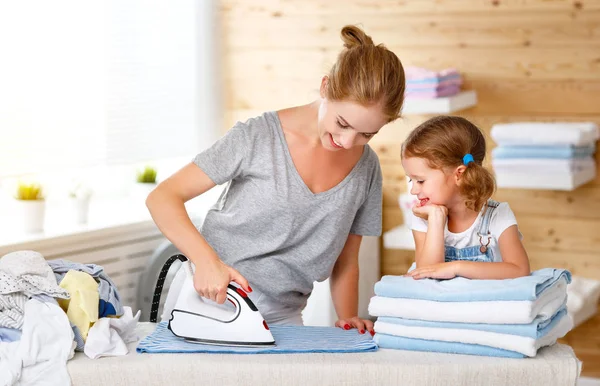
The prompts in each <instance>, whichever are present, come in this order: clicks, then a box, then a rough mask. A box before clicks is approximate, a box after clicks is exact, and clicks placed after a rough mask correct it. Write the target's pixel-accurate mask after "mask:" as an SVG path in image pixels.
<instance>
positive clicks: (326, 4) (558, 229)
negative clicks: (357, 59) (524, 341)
mask: <svg viewBox="0 0 600 386" xmlns="http://www.w3.org/2000/svg"><path fill="white" fill-rule="evenodd" d="M221 10H222V21H223V23H222V25H223V40H222V42H223V47H224V48H223V51H224V54H225V55H224V60H223V63H224V71H223V74H224V78H225V93H226V96H227V98H226V102H225V105H226V107H227V112H226V117H225V122H226V127H227V126H231V125H232V124H233V123H234V122H235V121H236V120H240V118H242V117H243V119H241V120H244V119H246V118H248V117H250V116H255V115H258V114H260V113H261V112H262V111H265V110H276V109H279V108H285V107H289V106H291V105H298V104H304V103H308V102H310V101H311V100H312V99H313V98H316V97H318V88H319V85H320V80H321V77H322V76H323V75H324V74H326V73H327V71H328V70H329V68H330V66H331V65H332V64H333V62H334V61H335V59H336V56H337V54H338V53H339V51H340V50H341V48H342V42H341V39H340V36H339V30H340V28H341V27H342V26H343V25H344V24H359V25H361V26H363V27H364V28H365V29H366V31H367V33H369V34H370V35H371V36H372V37H373V39H374V41H375V42H376V43H384V44H385V45H386V46H387V47H389V48H390V49H392V50H393V51H394V52H396V53H397V54H398V56H399V57H400V59H401V60H402V62H403V64H404V65H405V66H408V65H415V66H423V67H428V68H431V69H442V68H447V67H456V68H458V69H459V70H460V71H461V72H462V73H463V76H464V80H465V84H464V86H463V88H465V89H475V90H476V91H477V94H478V104H477V106H476V107H474V108H471V109H469V110H466V111H461V112H459V113H457V114H460V115H462V116H465V117H467V118H468V119H470V120H472V121H473V122H474V123H475V124H477V125H478V126H479V127H480V128H481V129H482V130H483V131H484V134H485V135H486V136H487V138H488V140H489V141H488V146H489V150H490V151H491V149H492V148H493V146H494V142H493V141H492V140H491V138H490V135H489V133H490V128H491V127H492V125H493V124H495V123H502V122H518V121H539V122H545V121H587V120H589V121H593V122H596V123H600V104H599V102H598V100H599V99H600V1H597V0H591V1H584V0H470V1H454V0H422V1H364V0H349V1H346V0H331V1H321V0H304V1H297V0H257V1H253V2H245V1H242V0H224V1H222V2H221ZM427 118H428V117H427V116H406V117H403V118H402V119H400V120H398V121H396V122H394V123H392V124H390V125H388V126H386V127H385V128H384V129H383V130H382V131H381V132H380V133H379V134H378V135H377V136H376V137H375V138H374V139H373V140H372V141H371V144H372V146H373V148H374V149H375V150H376V152H377V154H378V156H379V159H380V162H381V166H382V173H383V177H384V193H383V205H384V212H383V228H384V230H389V229H391V228H392V227H394V226H397V225H399V224H401V223H402V222H403V219H402V214H401V211H400V209H399V207H398V195H399V194H400V193H401V192H403V191H405V189H406V183H405V176H404V170H403V169H402V166H401V163H400V148H401V144H402V141H403V140H404V139H405V138H406V135H407V134H408V133H409V132H410V130H412V129H413V128H414V127H416V126H417V125H418V124H419V123H421V122H422V121H424V120H425V119H427ZM597 160H600V155H598V156H597ZM489 163H490V161H489V159H488V160H487V161H486V165H489ZM495 198H496V199H498V200H500V201H508V202H509V203H510V205H511V208H512V209H513V211H514V212H515V215H516V217H517V220H518V222H519V227H520V229H521V230H522V232H523V234H524V235H525V239H524V243H525V246H526V249H527V252H528V254H529V256H530V260H531V264H532V267H533V268H534V269H537V268H541V267H557V268H567V269H569V270H571V272H572V273H573V274H575V275H581V276H585V277H590V278H595V279H600V231H595V229H596V227H597V226H598V225H600V176H599V177H598V178H596V180H595V181H594V182H591V183H589V184H586V185H585V186H583V187H581V188H579V189H576V190H575V191H572V192H555V191H536V190H518V189H499V190H498V191H497V193H496V195H495ZM412 261H414V252H413V251H400V250H387V249H383V251H382V262H381V269H382V272H383V273H384V274H403V273H405V272H406V270H407V269H408V267H409V266H410V264H411V263H412ZM566 341H567V343H569V344H571V345H572V346H573V347H574V349H575V351H576V353H577V355H578V356H579V358H580V359H582V360H583V361H584V363H583V374H584V375H589V376H591V375H600V342H599V341H600V318H596V319H594V320H592V321H590V322H589V324H586V325H583V326H581V327H580V328H578V329H576V330H575V331H572V332H571V333H570V334H569V335H568V336H567V338H566Z"/></svg>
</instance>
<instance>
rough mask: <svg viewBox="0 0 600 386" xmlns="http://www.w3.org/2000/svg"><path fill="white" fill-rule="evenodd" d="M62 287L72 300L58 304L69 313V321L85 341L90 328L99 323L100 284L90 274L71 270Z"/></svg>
mask: <svg viewBox="0 0 600 386" xmlns="http://www.w3.org/2000/svg"><path fill="white" fill-rule="evenodd" d="M60 286H61V287H62V288H64V289H66V290H67V291H69V294H71V299H58V304H59V305H60V307H61V308H62V309H63V310H64V311H65V312H66V313H67V317H68V318H69V321H70V322H71V323H73V324H74V325H76V326H77V328H79V332H80V333H81V337H82V338H83V340H84V341H85V340H86V338H87V335H88V331H89V330H90V327H91V326H92V324H94V323H95V322H96V321H98V304H99V303H100V294H99V293H98V283H97V282H96V280H94V278H93V277H92V276H91V275H90V274H88V273H85V272H80V271H75V270H72V269H71V270H69V272H67V274H66V275H65V277H63V279H62V281H61V282H60Z"/></svg>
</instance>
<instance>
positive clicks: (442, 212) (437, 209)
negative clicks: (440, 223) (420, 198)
mask: <svg viewBox="0 0 600 386" xmlns="http://www.w3.org/2000/svg"><path fill="white" fill-rule="evenodd" d="M412 211H413V213H414V214H415V216H417V217H420V218H422V219H424V220H429V219H430V218H432V217H440V218H443V219H446V218H447V217H448V208H446V207H445V206H443V205H435V204H427V205H424V206H421V203H420V202H417V203H416V204H415V206H413V208H412Z"/></svg>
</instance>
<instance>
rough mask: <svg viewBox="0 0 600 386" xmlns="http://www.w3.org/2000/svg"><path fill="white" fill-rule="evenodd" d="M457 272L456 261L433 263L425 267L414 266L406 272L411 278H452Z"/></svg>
mask: <svg viewBox="0 0 600 386" xmlns="http://www.w3.org/2000/svg"><path fill="white" fill-rule="evenodd" d="M457 274H458V261H451V262H448V263H439V264H433V265H429V266H426V267H421V268H416V269H413V270H412V271H410V272H409V273H407V274H406V276H412V278H413V279H426V278H430V279H452V278H454V277H456V276H457Z"/></svg>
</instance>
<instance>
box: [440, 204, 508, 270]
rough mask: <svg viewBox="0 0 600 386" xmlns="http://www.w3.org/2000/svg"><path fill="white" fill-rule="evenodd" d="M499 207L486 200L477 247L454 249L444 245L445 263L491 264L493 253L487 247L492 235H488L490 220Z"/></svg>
mask: <svg viewBox="0 0 600 386" xmlns="http://www.w3.org/2000/svg"><path fill="white" fill-rule="evenodd" d="M498 205H500V203H499V202H496V201H494V200H488V202H487V208H486V209H485V212H484V214H483V220H482V221H481V225H480V227H479V231H478V232H477V236H479V245H473V246H471V247H466V248H454V247H451V246H449V245H445V246H444V249H445V253H444V260H445V262H450V261H457V260H463V261H481V262H493V261H494V252H493V251H492V248H490V247H489V245H490V241H491V240H492V234H491V233H490V219H491V217H492V213H493V212H494V209H496V208H497V207H498Z"/></svg>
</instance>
